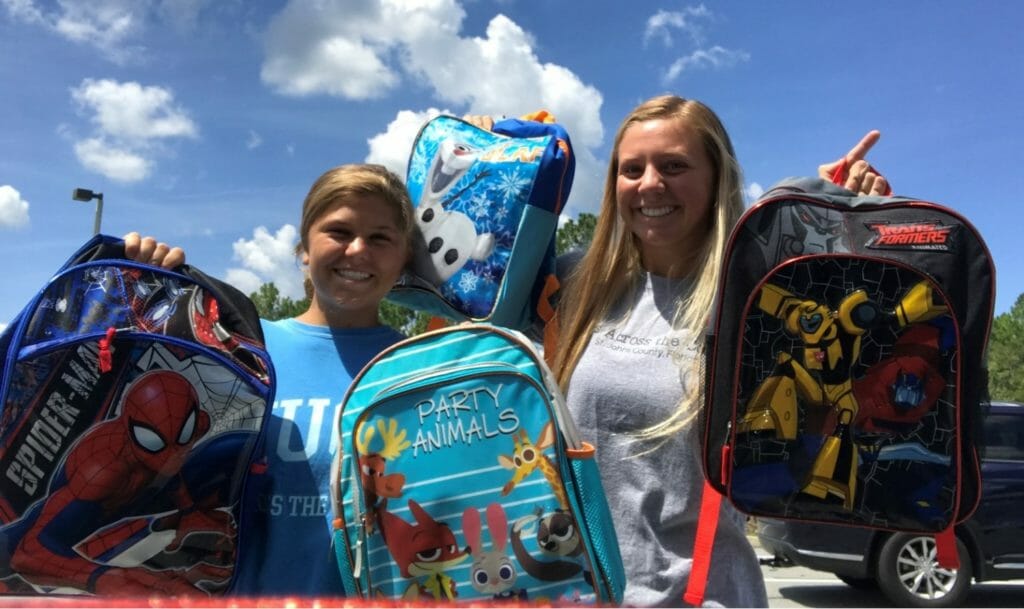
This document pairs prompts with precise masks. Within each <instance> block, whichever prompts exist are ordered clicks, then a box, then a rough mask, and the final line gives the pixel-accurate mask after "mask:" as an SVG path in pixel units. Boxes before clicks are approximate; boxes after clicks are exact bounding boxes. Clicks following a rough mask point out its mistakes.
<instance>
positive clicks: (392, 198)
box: [295, 163, 416, 298]
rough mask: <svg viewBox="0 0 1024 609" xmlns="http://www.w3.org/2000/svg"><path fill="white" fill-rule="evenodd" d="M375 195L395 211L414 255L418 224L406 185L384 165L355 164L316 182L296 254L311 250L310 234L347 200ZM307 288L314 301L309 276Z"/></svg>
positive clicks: (308, 196) (304, 212) (306, 204)
mask: <svg viewBox="0 0 1024 609" xmlns="http://www.w3.org/2000/svg"><path fill="white" fill-rule="evenodd" d="M372 195H376V196H379V197H380V198H381V199H383V200H384V203H385V204H386V205H388V206H389V207H390V208H391V209H392V211H393V212H394V214H395V224H396V225H397V227H398V230H399V232H400V233H401V235H402V237H403V238H404V239H405V242H406V246H407V248H408V250H409V251H410V252H411V251H412V243H413V235H414V231H415V228H416V221H415V211H414V210H413V206H412V200H411V199H410V198H409V191H408V190H407V189H406V187H405V183H403V182H402V179H401V178H399V177H398V176H397V175H395V174H394V173H393V172H391V171H390V170H388V169H387V168H386V167H384V166H383V165H373V164H369V163H365V164H355V163H353V164H348V165H339V166H338V167H334V168H332V169H329V170H327V171H325V172H324V173H323V174H322V175H321V176H320V177H319V178H317V179H316V181H315V182H313V186H311V187H310V189H309V193H308V194H306V199H305V200H304V201H303V202H302V218H301V220H300V223H299V243H298V244H297V245H296V246H295V253H296V255H300V254H302V253H303V252H306V251H308V250H309V231H310V229H311V228H312V227H313V224H314V223H316V221H317V220H319V219H320V218H321V217H322V216H323V215H324V214H328V213H330V212H332V211H334V210H335V209H337V208H338V207H340V206H342V205H344V204H345V201H346V200H348V199H350V198H351V197H353V196H372ZM304 285H305V289H306V297H307V298H311V297H312V296H313V285H312V283H311V282H310V279H309V277H308V276H307V277H306V280H305V282H304Z"/></svg>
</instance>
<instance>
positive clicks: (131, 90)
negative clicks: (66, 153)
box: [71, 78, 198, 140]
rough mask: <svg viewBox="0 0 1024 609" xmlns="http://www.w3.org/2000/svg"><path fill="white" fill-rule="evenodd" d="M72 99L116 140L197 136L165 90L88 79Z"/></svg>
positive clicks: (134, 83)
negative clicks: (90, 113) (116, 138)
mask: <svg viewBox="0 0 1024 609" xmlns="http://www.w3.org/2000/svg"><path fill="white" fill-rule="evenodd" d="M71 98H72V99H73V100H75V101H76V102H77V103H78V104H79V105H80V106H82V107H83V108H85V109H86V110H88V111H90V112H92V117H91V120H92V122H93V123H95V124H96V126H97V127H98V128H99V129H100V130H101V131H102V132H103V133H106V134H108V135H111V136H113V137H118V138H123V139H127V140H148V139H158V138H172V137H195V136H196V134H197V132H198V129H197V128H196V126H195V123H193V122H192V119H190V118H189V116H188V113H187V112H186V111H185V110H183V109H182V108H181V107H180V106H176V105H175V104H174V93H172V92H171V91H170V90H169V89H165V88H163V87H156V86H150V87H145V86H142V85H140V84H139V83H137V82H124V83H120V82H117V81H113V80H108V79H103V80H93V79H91V78H86V79H85V80H83V81H82V83H81V84H80V85H79V86H77V87H75V88H74V89H72V90H71Z"/></svg>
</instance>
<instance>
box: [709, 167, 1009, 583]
mask: <svg viewBox="0 0 1024 609" xmlns="http://www.w3.org/2000/svg"><path fill="white" fill-rule="evenodd" d="M722 272H723V276H722V279H721V289H720V293H719V303H718V310H717V325H716V327H715V328H714V336H713V348H712V349H710V360H709V365H708V374H707V382H708V389H707V391H708V393H707V396H708V397H707V404H706V424H707V427H706V435H705V442H704V450H705V467H706V475H707V477H708V480H709V483H710V484H711V485H712V486H713V487H714V489H715V490H717V491H718V492H719V493H721V494H724V495H725V496H726V497H728V498H729V499H730V500H731V501H732V503H733V504H735V505H736V506H737V507H738V508H739V509H741V510H742V511H744V512H746V513H748V514H753V515H756V516H766V517H773V518H792V519H805V520H813V521H819V522H827V523H839V524H853V525H862V526H869V527H876V528H884V529H890V530H902V531H913V532H924V533H930V534H936V538H937V542H938V545H939V553H940V555H939V559H940V561H943V564H950V565H952V566H955V565H956V564H957V563H956V561H957V554H956V545H955V540H954V531H953V527H954V525H956V524H957V523H958V522H961V521H963V520H964V519H965V518H967V517H968V516H969V515H970V514H971V512H972V511H973V510H974V508H975V506H976V504H977V502H978V498H979V485H980V470H979V464H978V452H977V450H976V446H975V444H974V439H975V431H976V426H977V424H978V418H979V416H980V414H981V404H982V402H983V400H984V399H985V396H986V394H987V381H986V374H985V368H984V362H983V358H984V352H985V344H986V341H987V339H988V334H989V329H990V326H991V320H992V307H993V295H994V291H995V289H994V288H995V283H994V269H993V266H992V261H991V258H990V256H989V252H988V250H987V248H986V246H985V243H984V242H983V241H982V239H981V237H980V235H979V234H978V233H977V231H976V230H975V229H974V227H973V226H971V224H970V223H969V222H968V221H967V220H966V219H964V218H963V217H962V216H960V215H959V214H958V213H956V212H955V211H952V210H950V209H947V208H945V207H942V206H940V205H937V204H934V203H928V202H925V201H920V200H916V199H911V198H902V197H891V196H888V197H859V196H854V195H853V193H851V192H849V191H847V190H845V189H843V188H840V187H838V186H835V185H833V184H830V183H828V182H825V181H822V180H811V179H796V180H789V181H785V182H783V183H781V184H780V185H778V186H777V187H775V188H773V189H772V190H771V191H769V192H767V193H766V194H765V195H764V196H762V197H761V199H760V200H759V201H757V202H756V203H755V204H754V205H753V206H752V207H751V208H750V209H748V210H747V212H746V213H745V214H744V215H743V217H742V218H741V219H740V221H739V223H738V225H737V226H736V228H735V229H734V231H733V233H732V236H731V238H730V242H729V244H728V246H727V251H726V255H725V261H724V267H723V271H722Z"/></svg>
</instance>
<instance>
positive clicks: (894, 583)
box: [878, 533, 973, 607]
mask: <svg viewBox="0 0 1024 609" xmlns="http://www.w3.org/2000/svg"><path fill="white" fill-rule="evenodd" d="M956 549H957V552H958V553H959V555H960V568H959V569H943V568H942V567H940V566H939V565H938V562H937V561H936V560H935V538H934V537H932V536H931V535H920V534H911V533H897V534H895V535H893V536H892V537H890V538H889V539H887V540H886V542H885V545H883V546H882V551H881V552H880V553H879V555H878V585H879V587H880V588H881V589H882V592H883V593H884V594H885V596H886V597H887V598H888V599H889V600H890V601H892V603H893V604H894V605H896V606H897V607H961V606H963V601H964V600H965V599H966V598H967V592H968V591H969V590H970V587H971V577H972V576H973V570H972V569H971V557H970V554H969V553H968V552H967V547H966V546H965V545H964V544H963V542H961V541H960V540H959V539H957V540H956Z"/></svg>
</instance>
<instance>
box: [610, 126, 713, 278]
mask: <svg viewBox="0 0 1024 609" xmlns="http://www.w3.org/2000/svg"><path fill="white" fill-rule="evenodd" d="M714 179H715V168H714V166H713V164H712V162H711V159H710V158H709V157H708V154H707V152H706V151H705V148H704V145H703V142H702V141H701V138H700V136H699V135H698V133H697V131H696V130H694V129H692V128H690V127H688V126H687V125H686V124H685V123H683V122H682V121H681V120H679V119H673V118H667V119H656V120H648V121H642V122H637V123H634V124H632V125H630V126H629V127H628V128H627V129H626V130H625V131H624V132H623V134H622V139H621V141H620V143H619V147H618V173H617V176H616V184H615V196H616V205H617V207H618V212H619V215H620V217H621V218H622V220H623V222H624V223H625V226H626V228H627V230H629V231H630V232H631V233H632V234H633V235H635V236H636V238H637V239H638V241H639V244H640V255H641V260H642V262H643V266H644V268H645V269H646V270H648V271H650V272H652V273H654V274H656V275H661V276H666V277H674V276H682V275H686V274H688V273H689V272H690V270H691V267H692V264H693V262H694V260H693V259H694V257H695V256H696V255H697V253H698V252H699V251H700V249H701V247H702V246H703V244H704V241H705V239H706V238H707V234H708V231H709V228H710V226H711V208H712V197H713V195H714Z"/></svg>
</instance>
